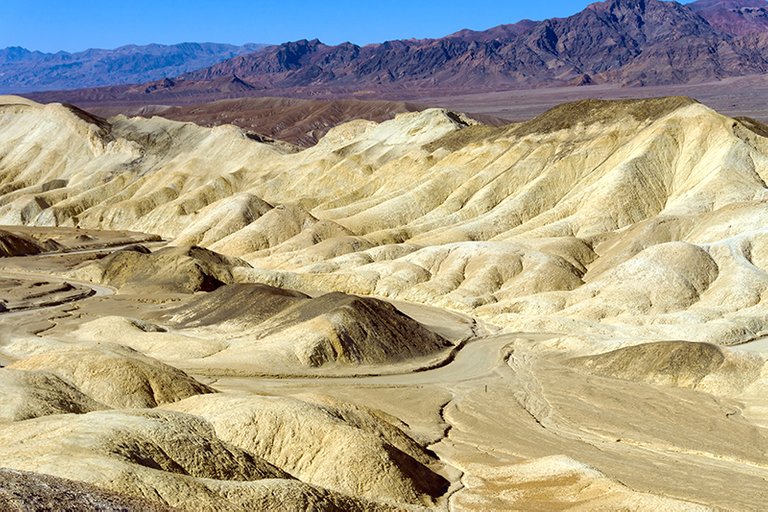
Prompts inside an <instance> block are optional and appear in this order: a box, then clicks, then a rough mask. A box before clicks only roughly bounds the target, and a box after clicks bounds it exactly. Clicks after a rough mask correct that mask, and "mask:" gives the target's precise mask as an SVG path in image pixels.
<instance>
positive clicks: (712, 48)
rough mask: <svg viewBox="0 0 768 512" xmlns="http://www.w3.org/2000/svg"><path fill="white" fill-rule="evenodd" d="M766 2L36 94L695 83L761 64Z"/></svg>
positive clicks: (146, 95)
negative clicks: (117, 85)
mask: <svg viewBox="0 0 768 512" xmlns="http://www.w3.org/2000/svg"><path fill="white" fill-rule="evenodd" d="M767 23H768V1H766V0H727V1H720V2H717V1H713V0H698V1H696V2H692V3H689V4H686V5H683V4H680V3H677V2H671V1H661V0H606V1H603V2H598V3H594V4H591V5H589V6H588V7H587V8H585V9H584V10H583V11H581V12H579V13H577V14H575V15H573V16H570V17H567V18H553V19H548V20H544V21H530V20H523V21H520V22H518V23H515V24H512V25H500V26H498V27H494V28H491V29H489V30H486V31H480V32H478V31H471V30H462V31H459V32H456V33H454V34H451V35H449V36H446V37H443V38H440V39H425V40H397V41H387V42H384V43H381V44H370V45H366V46H358V45H355V44H352V43H342V44H339V45H335V46H330V45H326V44H324V43H322V42H321V41H319V40H317V39H313V40H306V39H305V40H300V41H293V42H287V43H284V44H280V45H275V46H269V47H266V48H264V49H262V50H261V51H258V52H254V53H248V54H245V55H239V56H236V57H233V58H231V59H227V60H224V61H222V62H218V63H216V64H213V65H212V66H209V67H204V68H201V69H198V70H196V71H190V72H188V73H184V74H181V75H178V76H168V77H165V78H163V79H161V80H157V81H154V82H150V83H144V84H141V85H136V86H123V87H113V88H99V89H93V90H86V91H77V92H76V93H73V94H56V95H47V96H46V95H42V96H37V97H35V99H37V100H42V101H51V100H56V101H73V102H77V101H90V102H93V101H115V100H121V101H125V100H130V101H136V102H144V103H150V104H151V103H169V102H170V103H196V102H202V101H210V100H214V99H222V98H233V97H243V96H265V95H273V96H304V97H317V96H334V95H335V96H344V95H351V94H354V95H355V96H358V97H376V96H379V97H381V96H386V95H389V96H391V97H392V96H398V97H401V98H410V99H415V98H418V97H419V96H423V95H425V94H434V93H440V94H443V93H447V94H456V93H462V92H470V91H471V92H480V91H494V90H508V89H515V88H518V89H524V88H532V87H540V86H548V87H550V86H569V85H576V86H584V85H592V84H600V83H608V84H621V85H624V86H647V85H671V84H684V83H702V82H708V81H713V80H720V79H723V78H728V77H734V76H745V75H759V74H763V73H766V72H768V52H767V50H768V32H766V27H767V26H768V25H766V24H767Z"/></svg>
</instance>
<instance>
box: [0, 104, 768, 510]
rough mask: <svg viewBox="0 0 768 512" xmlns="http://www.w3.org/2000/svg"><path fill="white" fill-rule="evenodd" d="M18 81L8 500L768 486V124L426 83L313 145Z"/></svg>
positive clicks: (7, 116)
mask: <svg viewBox="0 0 768 512" xmlns="http://www.w3.org/2000/svg"><path fill="white" fill-rule="evenodd" d="M1 103H2V105H0V121H1V122H0V157H1V158H0V222H3V223H4V224H6V225H7V226H5V227H3V228H2V230H0V247H2V248H4V250H5V255H4V257H2V258H0V280H1V282H0V286H2V288H0V293H2V294H3V295H2V296H0V298H2V299H3V304H4V308H3V309H6V310H10V311H4V312H0V364H1V365H2V368H0V381H2V382H3V383H4V385H5V389H7V390H8V392H7V393H5V394H4V395H3V397H2V398H1V399H0V459H1V460H2V461H3V462H2V465H3V466H4V467H5V468H7V469H6V470H4V471H7V472H9V473H8V475H9V478H8V479H4V480H3V482H2V483H0V503H3V506H5V507H6V508H12V507H14V506H15V507H23V506H24V504H25V503H26V504H29V503H47V502H48V501H49V500H50V499H51V498H50V493H51V489H57V492H62V493H66V495H67V496H68V497H70V498H71V499H73V500H75V501H76V502H78V503H103V504H105V505H104V506H105V507H106V506H107V505H108V504H110V503H114V504H120V503H127V504H126V505H124V506H126V507H129V508H130V507H133V508H135V509H140V508H141V507H142V505H141V503H143V501H142V500H148V501H150V502H151V503H153V506H156V507H157V508H158V509H160V510H162V509H164V508H166V507H177V508H180V509H184V510H187V509H188V510H221V509H227V510H253V509H282V510H297V509H299V510H303V509H320V510H421V509H424V508H427V509H438V510H558V509H568V510H627V509H629V510H720V509H728V510H761V508H762V507H763V505H764V503H765V501H766V499H768V496H766V491H765V482H766V479H768V455H766V454H768V430H767V428H768V406H767V405H766V402H765V396H766V395H765V391H766V386H767V385H768V365H766V348H765V347H766V344H765V336H766V334H768V311H767V310H766V308H765V304H764V297H765V296H766V293H767V292H766V290H768V274H767V273H766V272H768V266H767V265H768V252H766V251H768V245H766V243H765V242H766V232H765V229H764V228H763V227H762V224H763V220H764V219H765V215H766V212H768V210H766V199H768V192H767V188H766V184H765V183H766V182H765V180H766V179H768V139H767V138H766V137H765V135H766V134H767V133H768V129H767V128H766V127H765V126H764V125H761V124H760V123H758V122H754V121H749V120H738V119H733V118H730V117H727V116H725V115H722V114H720V113H718V112H716V111H714V110H712V109H710V108H709V107H707V106H705V105H703V104H701V103H698V102H696V101H694V100H691V99H690V98H686V97H668V98H657V99H648V100H626V101H610V102H608V101H582V102H577V103H571V104H565V105H562V106H559V107H556V108H554V109H552V110H550V111H548V112H546V113H545V114H543V115H541V116H539V117H537V118H535V119H532V120H530V121H526V122H522V123H514V124H510V125H506V126H489V125H483V124H480V123H478V122H477V121H476V120H473V119H472V118H471V117H468V116H465V115H463V114H458V113H455V112H453V111H448V110H444V109H428V110H425V111H421V112H410V113H403V114H399V115H397V116H396V117H395V118H394V119H392V120H387V121H383V122H380V123H376V122H372V121H363V120H359V121H353V122H350V123H346V124H342V125H340V126H338V127H336V128H334V129H332V130H330V131H329V132H328V133H327V134H326V135H325V136H324V137H323V138H321V139H320V140H319V142H318V143H317V144H316V145H315V146H313V147H311V148H308V149H304V150H301V151H296V149H295V148H287V147H286V146H285V145H282V144H275V143H270V142H268V141H257V140H253V138H250V137H248V136H247V134H246V133H244V132H243V131H242V130H240V129H238V128H236V127H234V126H231V125H226V126H219V127H215V128H206V127H200V126H196V125H193V124H191V123H180V122H175V121H171V120H165V119H161V118H152V119H146V118H138V117H137V118H128V117H124V116H117V117H113V118H110V119H108V120H104V119H100V118H96V117H94V116H91V115H90V114H88V113H86V112H83V111H81V110H79V109H74V108H72V107H67V106H62V105H57V104H51V105H40V104H36V103H34V102H31V101H29V100H24V99H22V98H17V97H4V98H2V102H1ZM49 240H50V241H53V242H55V243H51V242H49ZM25 482H26V483H25ZM19 486H23V487H24V489H26V491H25V493H23V496H22V498H18V497H14V496H18V493H16V491H15V489H18V487H19ZM2 500H5V501H2ZM14 500H15V501H14ZM78 500H79V501H78ZM89 500H90V501H89ZM120 500H124V501H120ZM125 500H127V501H125ZM19 503H21V505H20V504H19ZM109 506H112V505H109ZM115 506H118V505H115Z"/></svg>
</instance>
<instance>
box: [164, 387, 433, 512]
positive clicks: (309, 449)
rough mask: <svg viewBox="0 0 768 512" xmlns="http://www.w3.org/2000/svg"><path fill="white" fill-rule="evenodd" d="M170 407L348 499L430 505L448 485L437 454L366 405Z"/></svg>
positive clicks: (230, 400)
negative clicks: (435, 466)
mask: <svg viewBox="0 0 768 512" xmlns="http://www.w3.org/2000/svg"><path fill="white" fill-rule="evenodd" d="M315 400H316V403H313V402H314V401H315ZM168 408H170V409H173V410H176V411H181V412H186V413H190V414H195V415H199V416H201V417H203V418H205V419H207V420H208V421H210V422H211V424H212V425H213V428H214V429H215V431H216V435H217V436H219V437H220V438H221V439H224V440H226V441H227V442H230V443H232V444H233V445H235V446H237V447H239V448H242V449H244V450H248V451H249V452H250V453H254V454H256V455H258V456H260V457H263V458H264V459H265V460H267V461H270V462H271V463H273V464H275V465H277V466H279V467H281V468H283V469H285V470H286V471H287V472H288V473H290V474H291V475H294V476H295V477H297V478H299V479H301V480H303V481H305V482H308V483H311V484H314V485H319V486H322V487H325V488H327V489H331V490H335V491H338V492H342V493H344V494H349V495H353V496H362V497H365V498H368V499H372V500H376V501H393V502H404V503H413V504H420V505H430V504H432V502H433V499H434V498H435V497H437V496H440V495H442V494H443V493H444V492H445V491H446V490H447V488H448V482H447V480H445V479H444V478H443V477H441V476H439V475H438V474H436V473H435V472H433V470H432V469H430V468H429V467H428V466H429V465H430V464H435V463H436V461H435V459H434V456H433V455H431V454H429V453H428V452H427V451H426V450H424V449H423V448H422V447H420V446H419V445H418V444H416V443H415V442H414V441H413V440H412V439H411V438H409V437H408V436H406V435H405V434H403V432H402V431H400V430H399V429H398V428H396V427H394V426H393V425H391V424H389V423H387V422H386V421H383V420H382V418H381V417H380V414H377V413H376V412H374V411H370V410H366V409H364V408H361V407H355V406H350V405H349V404H343V403H338V402H334V401H332V400H329V399H323V398H316V399H314V400H313V399H312V397H309V398H306V397H303V399H302V400H298V399H291V398H285V399H282V400H275V399H274V398H273V397H249V398H237V397H225V396H221V397H218V396H217V397H210V399H208V398H206V399H199V400H198V399H194V398H193V399H189V400H184V401H182V402H179V403H176V404H173V405H172V406H169V407H168ZM254 433H256V435H254Z"/></svg>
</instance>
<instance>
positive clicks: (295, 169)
mask: <svg viewBox="0 0 768 512" xmlns="http://www.w3.org/2000/svg"><path fill="white" fill-rule="evenodd" d="M6 102H7V103H12V101H11V100H6ZM2 108H3V110H2V112H3V115H4V118H3V125H2V129H0V155H3V159H2V161H0V169H1V170H2V171H3V173H2V180H3V181H2V185H1V186H2V188H1V189H0V192H2V194H0V219H7V220H8V221H9V222H10V221H13V222H16V223H19V222H21V223H30V224H62V225H73V224H78V225H81V226H83V227H99V228H120V229H133V230H139V231H146V232H153V233H157V234H160V235H163V236H165V237H168V238H171V239H174V238H176V239H177V243H178V244H180V245H186V244H202V245H204V246H206V247H209V248H211V249H213V250H215V251H217V252H219V253H221V254H225V255H230V256H240V257H242V258H244V259H246V260H247V261H248V262H249V263H250V264H251V266H252V267H254V268H253V269H247V268H245V267H242V268H237V269H234V270H233V271H232V278H231V280H229V279H230V278H229V277H227V278H226V279H222V278H221V277H216V278H217V279H219V280H221V281H223V282H231V281H246V282H248V281H256V282H263V283H268V284H272V285H278V286H285V287H290V288H298V289H312V290H324V291H334V290H335V291H344V292H351V293H358V294H373V295H380V296H386V297H390V298H401V299H407V300H411V301H417V302H421V303H426V304H435V305H440V306H443V307H450V308H454V309H460V310H463V311H467V312H473V313H475V314H478V315H481V316H483V317H484V318H486V319H488V320H491V321H493V322H495V323H497V324H500V325H504V326H508V327H510V328H514V329H532V328H535V329H541V328H546V329H548V330H555V331H565V330H567V329H569V328H570V327H569V326H573V325H578V326H579V328H580V329H585V330H587V331H592V332H606V331H611V330H615V329H619V330H625V331H627V332H630V333H632V334H639V335H642V336H648V337H657V338H665V339H674V338H675V336H674V331H675V330H677V329H678V327H679V326H681V325H685V326H686V329H688V327H691V328H690V329H688V330H689V332H690V337H691V339H694V340H702V341H712V342H718V343H736V342H740V341H744V340H746V339H750V338H751V337H754V335H756V334H759V333H760V332H762V331H768V324H766V320H768V317H767V316H766V314H765V313H764V312H763V310H764V306H763V305H762V296H763V294H764V292H765V291H766V285H768V281H767V280H766V275H765V270H764V268H763V267H761V265H764V262H763V259H764V258H763V257H762V252H763V250H762V246H763V245H764V244H763V243H762V238H763V236H764V234H763V232H762V230H761V229H759V227H758V226H759V222H757V223H756V219H762V218H763V217H765V216H766V213H765V212H766V209H765V200H766V198H768V192H767V191H766V190H767V189H766V185H765V181H764V179H765V178H767V177H768V140H766V139H765V138H764V137H763V136H762V135H761V133H764V132H763V131H762V130H761V129H760V126H759V125H756V124H754V123H747V122H742V121H738V120H734V119H731V118H728V117H725V116H722V115H719V114H717V113H716V112H714V111H712V110H711V109H709V108H707V107H705V106H703V105H701V104H698V103H696V102H694V101H693V100H690V99H687V98H678V97H673V98H662V99H651V100H636V101H635V100H627V101H618V102H605V101H583V102H578V103H573V104H568V105H564V106H561V107H556V108H554V109H552V110H551V111H549V112H547V113H545V114H544V115H542V116H540V117H539V118H537V119H534V120H532V121H530V122H527V123H522V124H516V125H510V126H507V127H496V128H493V127H479V126H476V125H475V124H473V122H472V121H471V120H468V119H466V118H465V117H462V116H460V115H457V114H454V113H451V112H448V111H445V110H440V109H431V110H426V111H423V112H415V113H406V114H400V115H398V116H397V117H396V118H395V119H392V120H389V121H385V122H382V123H378V124H377V123H374V122H371V121H353V122H350V123H346V124H344V125H341V126H338V127H335V128H333V129H332V130H330V131H329V132H328V134H327V135H325V136H324V137H323V138H322V139H321V140H320V141H319V142H318V144H317V145H316V146H314V147H312V148H309V149H306V150H304V151H300V152H297V153H291V152H284V151H283V150H282V149H281V148H279V147H276V146H271V145H269V144H264V143H259V142H256V141H254V140H251V139H249V138H248V137H247V136H246V135H244V134H243V132H241V131H240V130H238V129H237V128H234V127H231V126H221V127H217V128H213V129H210V128H202V127H198V126H195V125H192V124H183V123H177V122H172V121H168V120H164V119H159V118H153V119H139V118H134V119H128V118H125V117H116V118H112V119H110V120H109V122H104V121H102V120H98V119H95V118H89V117H88V116H87V115H85V114H83V113H81V112H78V111H74V110H72V109H68V108H67V107H62V106H56V105H49V106H40V105H36V104H33V103H27V104H25V105H11V104H8V105H6V106H4V107H2ZM46 123H47V124H46ZM41 124H44V125H45V126H47V127H53V126H59V125H61V127H62V128H61V129H58V130H57V135H56V137H55V138H54V139H53V140H52V141H48V140H47V139H45V140H44V139H43V135H42V133H43V131H41V129H37V128H36V127H37V126H38V125H41ZM43 142H45V144H43ZM19 147H22V148H25V149H24V151H23V152H22V151H20V150H18V148H19ZM32 147H39V148H40V150H39V151H40V153H39V154H37V153H35V152H34V151H31V150H30V149H29V148H32ZM3 148H4V149H3ZM52 161H55V162H56V166H54V167H51V165H50V162H52ZM52 169H53V170H52ZM50 183H55V187H56V188H51V187H53V186H54V185H51V184H50ZM46 184H48V185H46ZM44 188H46V189H47V190H43V189H44ZM121 257H124V256H121ZM134 266H137V267H140V266H141V264H140V263H138V262H133V261H131V262H129V261H126V262H125V265H121V267H125V268H128V267H134ZM196 272H197V270H196V269H194V268H189V269H184V270H179V272H178V273H179V274H180V275H192V274H195V273H196ZM97 278H100V277H99V276H96V277H95V278H94V279H97ZM199 280H200V279H199V277H193V278H192V281H193V282H198V281H199ZM646 280H647V282H648V283H652V286H650V287H649V288H652V290H653V292H652V293H651V292H649V291H648V290H646V289H644V288H643V287H642V286H641V285H640V283H643V282H646ZM629 281H632V282H634V283H636V286H635V288H632V287H625V285H626V284H627V283H628V282H629ZM124 284H125V283H123V284H119V286H123V285H124ZM196 286H197V285H193V286H187V285H182V286H181V288H183V289H189V288H192V289H195V288H196ZM197 288H199V286H197ZM742 291H743V292H742ZM694 326H695V327H694Z"/></svg>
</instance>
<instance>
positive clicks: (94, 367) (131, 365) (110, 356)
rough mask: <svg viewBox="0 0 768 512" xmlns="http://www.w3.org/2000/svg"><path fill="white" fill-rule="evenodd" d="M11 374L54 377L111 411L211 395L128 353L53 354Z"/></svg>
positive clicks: (18, 365) (112, 349) (100, 349)
mask: <svg viewBox="0 0 768 512" xmlns="http://www.w3.org/2000/svg"><path fill="white" fill-rule="evenodd" d="M9 368H12V369H17V370H35V371H46V372H50V373H52V374H54V375H56V376H58V377H59V378H61V379H62V380H64V381H65V382H67V383H70V384H72V385H74V386H76V387H77V389H79V390H81V391H82V392H84V393H86V394H87V395H88V396H90V397H92V398H94V399H96V400H98V401H99V402H100V403H103V404H106V405H108V406H110V407H118V408H121V407H122V408H129V407H136V408H141V407H145V408H149V407H155V406H157V405H159V404H164V403H169V402H175V401H178V400H181V399H184V398H187V397H190V396H192V395H197V394H200V393H212V392H213V390H212V389H211V388H210V387H208V386H206V385H204V384H201V383H199V382H197V381H196V380H195V379H193V378H192V377H189V376H188V375H187V374H185V373H184V372H182V371H181V370H178V369H176V368H174V367H172V366H168V365H166V364H163V363H161V362H160V361H157V360H154V359H152V358H150V357H146V356H144V355H143V354H140V353H138V352H136V351H133V350H131V349H128V348H126V347H123V346H120V345H116V346H109V345H107V344H102V345H100V346H97V347H92V348H91V347H83V346H77V345H75V346H66V345H65V346H64V347H61V348H52V349H51V350H47V351H45V352H42V353H38V354H34V355H31V356H29V357H26V358H24V359H21V360H20V361H16V362H15V363H13V364H12V365H10V367H9Z"/></svg>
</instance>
